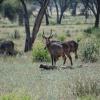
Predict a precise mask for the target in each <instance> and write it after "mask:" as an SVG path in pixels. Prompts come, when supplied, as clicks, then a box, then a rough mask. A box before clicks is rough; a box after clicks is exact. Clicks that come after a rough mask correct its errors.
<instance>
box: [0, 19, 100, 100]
mask: <svg viewBox="0 0 100 100" xmlns="http://www.w3.org/2000/svg"><path fill="white" fill-rule="evenodd" d="M79 18H80V20H78V19H79ZM69 19H70V20H71V21H70V22H69ZM75 19H77V20H75ZM75 19H74V18H73V17H71V18H70V17H68V18H67V19H64V21H65V20H66V22H67V25H66V24H65V22H63V25H50V26H45V25H44V23H43V24H42V26H41V28H40V30H39V33H42V31H43V29H44V30H45V32H47V33H48V32H50V30H51V29H53V32H54V33H56V34H57V35H59V34H60V33H65V36H66V34H67V32H68V34H71V37H68V36H66V39H65V40H69V39H74V40H77V39H81V38H82V37H81V36H83V34H82V35H81V33H82V32H83V30H84V29H87V28H88V27H91V25H90V24H84V23H83V22H82V23H80V24H79V25H78V24H77V22H79V21H81V20H82V19H83V18H82V17H76V18H75ZM68 22H69V23H68ZM72 22H73V24H72ZM76 24H77V25H76ZM8 26H9V24H8ZM8 26H7V25H5V27H2V24H1V25H0V37H1V38H5V39H10V38H9V37H8V33H13V32H14V30H15V29H17V30H18V31H19V33H20V36H21V38H20V39H18V40H14V39H13V41H14V43H15V46H16V49H17V50H19V51H23V48H24V42H25V31H24V27H18V26H14V27H8ZM31 29H32V27H31ZM76 30H78V31H76ZM55 38H56V37H55ZM39 39H41V40H42V37H41V35H40V36H39V37H38V38H37V40H36V41H38V40H39ZM73 61H74V65H73V68H74V69H62V68H61V67H62V60H59V61H58V62H57V66H58V69H57V70H50V71H46V70H41V69H39V65H40V64H41V63H45V64H50V63H49V62H41V63H40V62H35V61H33V59H32V52H29V53H26V54H22V55H17V56H16V57H5V56H3V57H0V76H1V78H0V100H12V99H9V98H12V97H14V98H13V100H92V99H93V100H95V99H94V98H95V97H94V96H91V95H87V96H82V97H79V96H78V95H74V94H73V92H74V90H73V88H74V87H75V86H76V82H77V81H79V80H80V79H81V80H82V82H85V80H86V79H90V80H95V81H96V82H97V83H98V84H97V87H100V63H99V61H98V62H96V63H93V64H92V63H87V64H85V63H82V62H81V61H80V59H79V60H78V61H75V59H74V58H73ZM69 65H70V62H69V60H67V62H66V65H65V66H64V67H66V66H69ZM20 91H21V92H20ZM26 94H27V95H26ZM3 98H4V99H3ZM5 98H6V99H5ZM97 98H99V96H98V97H97ZM98 100H100V99H98Z"/></svg>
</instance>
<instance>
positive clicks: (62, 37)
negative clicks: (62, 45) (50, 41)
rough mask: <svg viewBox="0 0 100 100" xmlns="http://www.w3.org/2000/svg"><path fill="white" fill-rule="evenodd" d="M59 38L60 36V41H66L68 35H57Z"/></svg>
mask: <svg viewBox="0 0 100 100" xmlns="http://www.w3.org/2000/svg"><path fill="white" fill-rule="evenodd" d="M57 38H58V40H59V41H64V40H65V39H66V35H65V34H59V35H58V36H57Z"/></svg>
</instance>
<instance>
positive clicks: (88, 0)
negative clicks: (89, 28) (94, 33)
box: [81, 0, 100, 28]
mask: <svg viewBox="0 0 100 100" xmlns="http://www.w3.org/2000/svg"><path fill="white" fill-rule="evenodd" d="M81 1H82V3H83V5H85V6H86V5H87V7H88V8H89V9H90V10H91V11H92V12H93V14H94V16H95V27H96V28H98V27H99V21H100V0H81Z"/></svg>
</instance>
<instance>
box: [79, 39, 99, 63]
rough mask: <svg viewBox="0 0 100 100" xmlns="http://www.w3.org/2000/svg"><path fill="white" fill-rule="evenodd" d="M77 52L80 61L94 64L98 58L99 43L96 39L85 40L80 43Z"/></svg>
mask: <svg viewBox="0 0 100 100" xmlns="http://www.w3.org/2000/svg"><path fill="white" fill-rule="evenodd" d="M79 50H80V58H81V60H82V61H85V62H95V61H97V60H98V57H99V51H100V45H99V41H98V40H97V39H96V38H86V39H84V40H82V41H81V42H80V47H79Z"/></svg>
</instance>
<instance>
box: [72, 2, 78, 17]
mask: <svg viewBox="0 0 100 100" xmlns="http://www.w3.org/2000/svg"><path fill="white" fill-rule="evenodd" d="M72 6H73V9H72V16H76V8H77V2H76V1H75V2H74V3H73V5H72Z"/></svg>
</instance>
